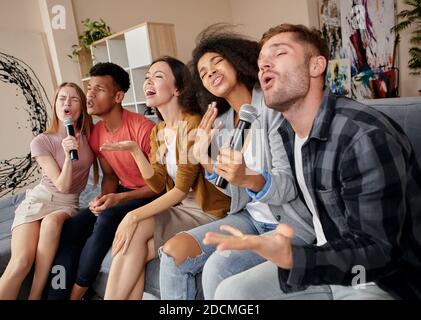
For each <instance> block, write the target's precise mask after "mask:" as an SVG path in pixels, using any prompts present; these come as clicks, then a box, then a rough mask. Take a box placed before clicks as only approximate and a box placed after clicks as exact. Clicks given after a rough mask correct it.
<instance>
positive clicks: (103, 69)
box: [89, 62, 130, 92]
mask: <svg viewBox="0 0 421 320" xmlns="http://www.w3.org/2000/svg"><path fill="white" fill-rule="evenodd" d="M89 74H90V76H91V77H101V76H110V77H111V78H113V80H114V84H115V85H116V86H117V87H118V89H119V90H122V91H124V92H127V91H128V90H129V88H130V78H129V74H128V73H127V72H126V71H125V70H124V69H123V68H122V67H120V66H119V65H117V64H115V63H112V62H100V63H97V64H96V65H94V66H93V67H92V68H91V70H89Z"/></svg>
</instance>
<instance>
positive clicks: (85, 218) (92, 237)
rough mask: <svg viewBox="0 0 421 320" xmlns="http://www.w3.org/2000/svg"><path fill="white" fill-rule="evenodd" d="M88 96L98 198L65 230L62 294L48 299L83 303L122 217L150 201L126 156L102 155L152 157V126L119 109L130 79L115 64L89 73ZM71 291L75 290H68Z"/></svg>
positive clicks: (58, 291)
mask: <svg viewBox="0 0 421 320" xmlns="http://www.w3.org/2000/svg"><path fill="white" fill-rule="evenodd" d="M90 75H91V79H90V80H89V85H88V92H87V105H88V113H89V114H90V115H96V116H98V117H99V118H100V121H99V122H98V123H97V124H96V125H95V126H94V128H93V130H92V133H91V136H90V138H89V143H90V145H91V148H92V150H93V151H94V153H95V155H96V156H97V157H98V159H99V162H100V165H101V169H102V172H103V179H102V183H101V191H102V192H101V194H100V195H98V196H97V197H95V199H93V201H91V202H90V204H89V208H86V209H83V210H81V211H80V212H79V213H78V214H77V215H76V216H75V217H74V218H72V219H69V220H68V221H67V223H66V224H65V225H64V226H63V231H62V235H61V241H60V247H59V249H58V252H57V255H56V258H55V261H54V264H53V265H61V266H64V268H65V270H66V288H65V289H54V288H52V287H51V285H50V288H49V289H48V292H47V294H48V296H47V297H48V299H67V298H69V295H70V299H74V300H78V299H81V298H82V297H83V295H84V294H85V292H86V290H87V289H88V288H89V286H90V285H91V284H92V283H93V282H94V281H95V278H96V276H97V274H98V272H99V270H100V267H101V263H102V260H103V259H104V257H105V255H106V254H107V252H108V250H109V248H110V247H111V244H112V242H113V239H114V234H115V232H116V230H117V227H118V225H119V224H120V221H121V220H122V219H123V218H124V216H125V215H126V214H127V213H128V212H130V211H131V210H134V209H136V208H138V207H141V206H143V205H145V204H147V203H148V202H150V201H151V200H153V199H154V197H155V196H156V194H155V193H154V192H153V191H152V190H151V189H150V188H149V187H148V186H147V185H146V184H145V182H144V180H143V177H142V176H141V174H140V172H139V169H138V167H137V165H136V163H135V161H134V160H133V157H132V156H131V154H130V153H129V152H126V151H122V152H118V153H117V152H106V151H101V150H100V147H101V146H102V144H103V143H105V142H107V141H123V140H133V141H136V142H137V143H138V144H139V146H140V149H141V150H142V151H143V153H144V154H145V155H146V156H149V153H150V133H151V130H152V128H153V127H154V125H155V123H154V122H153V121H150V120H148V119H147V118H146V117H144V116H143V115H139V114H136V113H133V112H130V111H127V110H125V109H123V108H122V106H121V103H122V101H123V98H124V94H125V93H126V92H127V90H128V89H129V87H130V79H129V75H128V74H127V72H126V71H124V69H122V68H121V67H120V66H118V65H116V64H113V63H99V64H97V65H95V66H94V67H92V68H91V70H90ZM72 286H73V287H72Z"/></svg>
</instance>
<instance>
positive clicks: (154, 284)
mask: <svg viewBox="0 0 421 320" xmlns="http://www.w3.org/2000/svg"><path fill="white" fill-rule="evenodd" d="M363 103H366V104H368V105H372V106H373V107H375V108H376V109H379V110H381V111H382V112H384V113H385V114H387V115H388V116H389V117H391V118H392V119H394V120H395V121H396V122H397V123H399V124H400V125H401V126H402V128H403V130H404V131H405V132H406V134H407V135H408V137H409V138H410V140H411V142H412V145H413V147H414V149H415V153H416V157H417V159H418V162H419V163H421V127H420V123H421V97H414V98H394V99H379V100H365V101H363ZM98 192H99V190H98V189H94V188H93V187H92V185H91V183H89V185H88V187H87V189H86V190H85V191H84V192H83V193H82V195H81V206H86V205H87V203H88V202H89V200H90V199H92V198H93V196H94V195H96V194H97V193H98ZM22 199H23V193H21V194H17V195H14V196H11V197H5V198H2V199H0V274H2V273H3V271H4V268H5V267H6V265H7V262H8V261H9V258H10V237H11V234H10V226H11V224H12V221H13V215H14V210H15V208H16V206H17V205H18V204H19V203H20V201H22ZM110 265H111V256H110V253H108V254H107V256H106V257H105V259H104V261H103V263H102V266H101V271H100V273H99V275H98V278H97V280H96V282H95V283H94V285H93V290H94V292H95V293H96V295H97V296H98V297H100V298H101V297H102V296H103V294H104V292H105V285H106V281H107V276H108V272H109V269H110ZM158 276H159V260H158V259H155V260H153V261H151V262H150V263H149V264H148V266H147V268H146V283H145V291H146V293H147V294H145V296H144V298H148V299H151V298H157V297H159V281H158ZM28 280H29V279H27V281H26V283H25V286H24V291H25V290H26V291H27V288H28V286H29V281H28ZM196 280H197V284H198V285H199V286H200V283H201V279H200V275H199V276H198V277H197V279H196ZM24 296H25V292H23V293H22V295H21V297H24ZM201 297H202V295H201V292H199V294H198V297H197V298H201Z"/></svg>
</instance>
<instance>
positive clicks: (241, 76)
mask: <svg viewBox="0 0 421 320" xmlns="http://www.w3.org/2000/svg"><path fill="white" fill-rule="evenodd" d="M234 27H235V26H233V25H229V24H224V23H218V24H213V25H211V26H209V27H207V28H206V29H204V30H203V31H202V32H200V33H199V35H198V36H197V38H196V47H195V48H194V49H193V52H192V60H191V61H190V62H189V64H188V65H189V68H190V71H191V73H192V77H193V82H194V85H195V87H196V88H195V89H196V96H197V100H198V102H199V105H200V107H201V108H202V109H203V110H206V109H207V106H208V105H209V103H211V102H212V101H216V102H217V108H218V114H222V113H224V112H226V111H227V110H228V109H229V108H230V105H229V103H228V101H226V100H225V99H223V98H219V97H216V96H214V95H213V94H211V93H210V92H209V91H208V90H206V88H205V87H204V86H203V84H202V80H201V78H200V75H199V71H198V69H197V63H198V61H199V60H200V58H201V57H202V56H203V55H204V54H205V53H208V52H215V53H218V54H220V55H221V56H222V57H223V58H224V59H226V60H227V61H228V62H229V63H230V64H231V65H232V66H233V67H234V69H235V70H236V72H237V80H238V81H239V82H241V83H243V84H244V85H245V86H246V87H247V88H248V89H249V90H250V91H252V90H253V87H254V86H255V85H256V84H258V83H259V81H258V71H259V69H258V66H257V58H258V56H259V51H260V49H259V44H258V43H257V42H256V41H253V40H249V39H247V38H245V37H244V36H242V35H240V34H238V33H236V32H234V31H233V28H234Z"/></svg>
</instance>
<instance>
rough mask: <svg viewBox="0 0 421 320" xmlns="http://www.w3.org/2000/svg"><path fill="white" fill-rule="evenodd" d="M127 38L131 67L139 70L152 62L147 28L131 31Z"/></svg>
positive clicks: (126, 35)
mask: <svg viewBox="0 0 421 320" xmlns="http://www.w3.org/2000/svg"><path fill="white" fill-rule="evenodd" d="M124 36H125V38H126V46H127V57H128V59H129V67H131V68H139V67H143V66H147V65H149V64H150V63H151V62H152V58H151V50H150V47H149V37H148V29H147V26H146V25H145V26H142V27H139V28H137V29H133V30H130V31H128V32H126V33H125V34H124Z"/></svg>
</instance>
